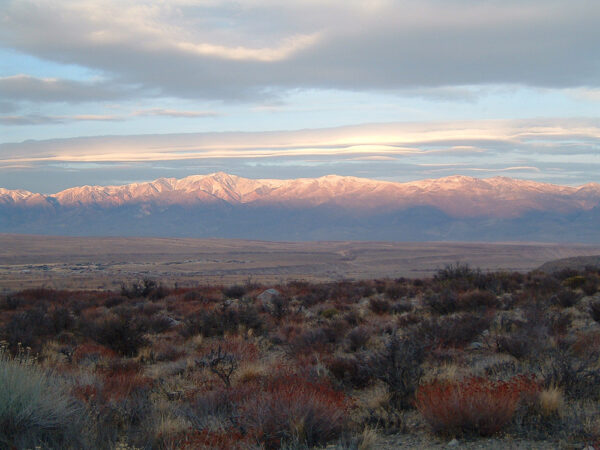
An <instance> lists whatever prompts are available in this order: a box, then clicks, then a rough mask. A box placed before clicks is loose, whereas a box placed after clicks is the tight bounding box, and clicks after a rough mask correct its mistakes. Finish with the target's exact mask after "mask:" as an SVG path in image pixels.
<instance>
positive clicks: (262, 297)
mask: <svg viewBox="0 0 600 450" xmlns="http://www.w3.org/2000/svg"><path fill="white" fill-rule="evenodd" d="M280 295H281V292H279V291H278V290H277V289H273V288H271V289H267V290H265V291H263V292H261V293H260V294H258V296H257V297H256V298H257V299H258V300H259V301H261V302H263V303H267V302H270V301H271V300H273V298H275V297H279V296H280Z"/></svg>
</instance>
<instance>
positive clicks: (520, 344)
mask: <svg viewBox="0 0 600 450" xmlns="http://www.w3.org/2000/svg"><path fill="white" fill-rule="evenodd" d="M496 346H497V348H498V351H499V352H501V353H508V354H509V355H511V356H514V357H515V358H517V359H522V358H524V357H526V356H527V355H529V354H530V352H531V350H532V348H533V344H532V342H531V338H530V336H528V335H527V334H525V333H522V332H518V333H513V334H507V335H502V336H498V337H496Z"/></svg>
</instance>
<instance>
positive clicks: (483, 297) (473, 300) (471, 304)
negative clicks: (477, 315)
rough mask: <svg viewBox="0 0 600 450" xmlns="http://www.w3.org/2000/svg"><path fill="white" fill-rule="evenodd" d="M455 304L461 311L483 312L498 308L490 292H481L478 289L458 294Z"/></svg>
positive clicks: (497, 302)
mask: <svg viewBox="0 0 600 450" xmlns="http://www.w3.org/2000/svg"><path fill="white" fill-rule="evenodd" d="M457 303H458V309H459V310H461V311H475V310H481V309H483V310H485V309H487V308H497V307H498V306H499V301H498V299H497V298H496V295H494V294H493V293H492V292H490V291H481V290H479V289H476V290H472V291H467V292H465V293H462V294H460V295H459V296H458V302H457Z"/></svg>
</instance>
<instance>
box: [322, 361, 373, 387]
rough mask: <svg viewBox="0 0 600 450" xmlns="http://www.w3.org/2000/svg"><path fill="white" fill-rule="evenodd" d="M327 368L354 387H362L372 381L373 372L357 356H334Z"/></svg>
mask: <svg viewBox="0 0 600 450" xmlns="http://www.w3.org/2000/svg"><path fill="white" fill-rule="evenodd" d="M327 368H328V369H329V371H330V372H331V374H332V375H333V377H334V378H335V379H337V380H338V381H339V382H341V383H343V384H345V385H347V386H350V387H352V388H357V389H362V388H364V387H366V386H367V385H368V384H369V382H370V381H371V373H370V370H368V368H367V367H366V366H365V365H363V364H361V363H360V362H359V361H358V359H357V358H356V357H355V356H334V357H333V358H332V359H331V360H330V361H329V362H328V363H327Z"/></svg>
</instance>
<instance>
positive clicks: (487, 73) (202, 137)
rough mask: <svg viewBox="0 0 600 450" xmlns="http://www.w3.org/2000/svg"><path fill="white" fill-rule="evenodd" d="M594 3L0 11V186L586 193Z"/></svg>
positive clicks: (597, 127) (599, 55)
mask: <svg viewBox="0 0 600 450" xmlns="http://www.w3.org/2000/svg"><path fill="white" fill-rule="evenodd" d="M598 23H600V2H598V1H597V0H569V1H565V0H498V1H497V0H405V1H403V0H397V1H391V0H390V1H387V0H370V1H368V2H367V1H358V0H357V1H354V0H327V1H323V0H304V1H298V0H286V1H281V0H278V1H275V0H243V1H220V0H199V1H194V0H164V1H156V0H154V1H150V0H132V1H124V0H102V1H100V0H73V1H70V0H36V1H29V0H0V187H5V188H10V189H15V188H25V189H29V190H35V191H41V192H47V193H51V192H56V191H57V190H60V189H63V188H66V187H70V186H74V185H81V184H121V183H127V182H132V181H141V180H149V179H154V178H158V177H161V176H174V177H182V176H186V175H190V174H201V173H210V172H214V171H220V170H223V171H227V172H230V173H235V174H238V175H242V176H248V177H262V178H288V177H298V176H304V177H311V176H320V175H325V174H329V173H336V174H341V175H354V176H364V177H370V178H379V179H387V180H398V181H407V180H414V179H420V178H437V177H442V176H446V175H452V174H462V175H471V176H478V177H490V176H496V175H504V176H511V177H517V178H527V179H534V180H540V181H548V182H554V183H561V184H570V185H578V184H583V183H586V182H592V181H593V182H600V176H599V175H598V174H600V50H599V49H600V27H599V26H598Z"/></svg>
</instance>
